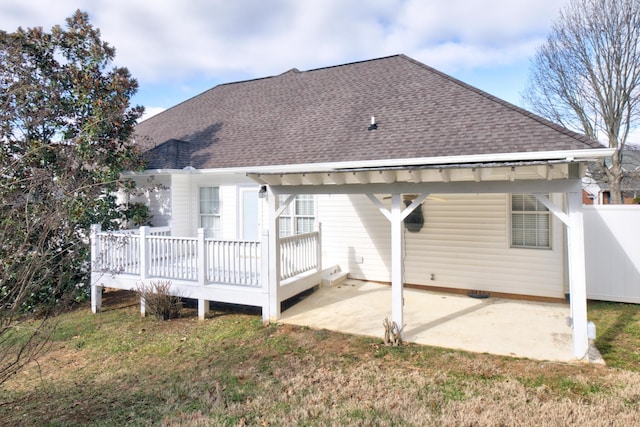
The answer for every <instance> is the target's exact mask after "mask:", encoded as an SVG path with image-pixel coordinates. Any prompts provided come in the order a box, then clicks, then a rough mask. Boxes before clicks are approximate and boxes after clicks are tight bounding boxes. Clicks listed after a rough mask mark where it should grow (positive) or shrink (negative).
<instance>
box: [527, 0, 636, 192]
mask: <svg viewBox="0 0 640 427" xmlns="http://www.w3.org/2000/svg"><path fill="white" fill-rule="evenodd" d="M639 43H640V0H570V2H569V4H568V5H567V6H566V7H565V8H564V9H563V10H562V11H561V12H560V16H559V18H558V19H557V20H556V22H555V23H554V24H553V26H552V28H551V33H550V34H549V36H548V38H547V40H546V42H545V43H544V44H543V45H542V46H541V47H540V48H539V49H538V51H537V52H536V55H535V57H534V59H533V61H532V63H531V68H530V75H529V83H528V85H527V88H526V90H525V92H524V99H525V101H526V102H527V103H528V104H529V105H530V106H531V107H532V108H533V110H534V111H536V112H537V113H539V114H541V115H542V116H545V117H546V118H548V119H550V120H552V121H555V122H557V123H560V124H562V125H563V126H565V127H568V128H572V129H575V130H577V131H579V132H583V133H584V134H585V135H587V136H589V137H591V138H594V139H600V140H603V141H606V143H607V144H608V146H609V147H610V148H615V149H616V151H615V154H614V155H613V156H612V157H611V159H607V160H602V161H601V162H600V163H599V169H600V171H601V173H602V175H603V176H604V177H605V178H606V181H607V182H608V183H609V187H610V191H611V202H612V203H622V193H621V182H622V179H623V177H624V171H623V168H622V155H623V154H622V149H623V147H624V145H625V143H626V141H627V137H628V136H629V132H630V131H631V130H632V129H633V128H634V126H635V125H636V124H637V121H638V118H639V117H638V113H639V104H640V50H639V49H640V48H639V46H638V45H639Z"/></svg>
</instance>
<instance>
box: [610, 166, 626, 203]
mask: <svg viewBox="0 0 640 427" xmlns="http://www.w3.org/2000/svg"><path fill="white" fill-rule="evenodd" d="M613 158H614V159H616V160H617V156H616V155H614V156H613ZM616 160H614V161H613V162H612V165H611V168H610V169H609V173H608V174H607V175H608V177H609V193H610V197H611V199H610V203H611V204H612V205H620V204H622V203H624V200H622V178H623V177H624V171H623V170H622V165H621V164H620V162H619V161H616Z"/></svg>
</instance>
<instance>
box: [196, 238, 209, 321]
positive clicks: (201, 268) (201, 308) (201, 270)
mask: <svg viewBox="0 0 640 427" xmlns="http://www.w3.org/2000/svg"><path fill="white" fill-rule="evenodd" d="M205 251H206V247H205V240H204V228H198V258H197V260H198V261H197V262H198V285H200V286H201V287H204V286H205V285H206V284H207V257H206V253H205ZM207 313H209V301H207V300H206V299H204V298H198V319H200V320H204V319H205V317H206V316H207Z"/></svg>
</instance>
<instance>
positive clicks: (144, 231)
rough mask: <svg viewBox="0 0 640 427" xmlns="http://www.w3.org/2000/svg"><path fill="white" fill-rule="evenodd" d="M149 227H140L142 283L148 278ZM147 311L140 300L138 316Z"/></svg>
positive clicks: (142, 300)
mask: <svg viewBox="0 0 640 427" xmlns="http://www.w3.org/2000/svg"><path fill="white" fill-rule="evenodd" d="M148 235H149V227H147V226H143V227H140V280H141V281H142V282H143V284H144V281H145V280H146V279H147V278H148V277H149V248H148V247H147V236H148ZM146 314H147V310H146V306H145V302H144V298H140V315H141V316H142V317H144V316H146Z"/></svg>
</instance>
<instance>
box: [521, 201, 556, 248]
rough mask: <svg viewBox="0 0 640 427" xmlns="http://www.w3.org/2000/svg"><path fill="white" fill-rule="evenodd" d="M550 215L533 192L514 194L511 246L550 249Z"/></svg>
mask: <svg viewBox="0 0 640 427" xmlns="http://www.w3.org/2000/svg"><path fill="white" fill-rule="evenodd" d="M550 215H551V214H550V212H549V210H548V209H547V208H546V207H545V206H544V205H543V204H542V203H540V201H539V200H538V199H537V198H536V197H535V196H534V195H533V194H512V195H511V246H513V247H514V248H544V249H549V248H550V245H551V243H550V235H551V229H550V224H551V221H550Z"/></svg>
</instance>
